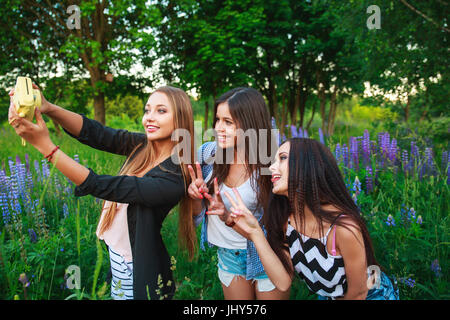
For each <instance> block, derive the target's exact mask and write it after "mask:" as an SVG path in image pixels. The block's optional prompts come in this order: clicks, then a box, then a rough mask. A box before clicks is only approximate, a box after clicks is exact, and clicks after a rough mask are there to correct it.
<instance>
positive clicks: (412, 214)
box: [408, 208, 416, 222]
mask: <svg viewBox="0 0 450 320" xmlns="http://www.w3.org/2000/svg"><path fill="white" fill-rule="evenodd" d="M415 219H416V210H414V208H410V209H409V211H408V221H410V222H411V221H414V220H415Z"/></svg>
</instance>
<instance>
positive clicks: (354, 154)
mask: <svg viewBox="0 0 450 320" xmlns="http://www.w3.org/2000/svg"><path fill="white" fill-rule="evenodd" d="M350 163H351V164H352V166H351V168H355V169H356V170H358V169H359V157H358V142H357V140H356V138H355V137H350Z"/></svg>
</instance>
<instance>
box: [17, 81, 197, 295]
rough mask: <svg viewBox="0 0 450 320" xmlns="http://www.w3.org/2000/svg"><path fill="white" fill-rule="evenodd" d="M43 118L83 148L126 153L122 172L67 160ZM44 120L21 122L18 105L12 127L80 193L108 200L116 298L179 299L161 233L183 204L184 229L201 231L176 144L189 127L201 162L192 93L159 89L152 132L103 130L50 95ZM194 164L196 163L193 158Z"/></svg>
mask: <svg viewBox="0 0 450 320" xmlns="http://www.w3.org/2000/svg"><path fill="white" fill-rule="evenodd" d="M36 88H37V87H36ZM10 95H13V91H11V92H10ZM41 113H43V114H46V115H47V116H49V117H51V118H52V119H53V120H55V121H56V122H57V123H59V124H60V125H61V126H62V127H63V128H64V131H65V132H66V133H68V134H69V135H70V136H72V137H74V138H76V139H77V140H78V141H80V142H81V143H83V144H87V145H89V146H90V147H93V148H95V149H98V150H102V151H107V152H110V153H115V154H120V155H123V156H125V157H126V160H125V163H124V164H123V166H122V167H121V169H120V171H119V174H118V175H117V176H110V175H100V174H96V173H95V172H94V171H93V170H92V169H90V168H89V169H88V168H86V167H84V166H82V165H80V164H79V163H77V162H76V161H74V160H73V159H72V158H70V157H69V156H67V155H66V154H65V153H64V151H63V150H61V149H59V147H58V146H55V144H54V143H53V142H52V140H51V138H50V136H49V132H48V129H47V127H46V124H45V122H44V120H43V118H42V115H41ZM36 120H37V123H36V124H34V123H32V122H30V121H27V120H26V119H23V118H20V117H18V115H17V114H16V112H15V109H14V107H13V106H12V104H11V107H10V109H9V122H10V123H11V125H12V126H13V127H14V129H15V131H16V133H17V134H18V135H19V136H21V137H22V138H24V139H25V140H26V141H27V142H28V143H29V144H31V145H32V146H33V147H35V148H36V149H37V150H38V151H39V152H41V153H42V154H43V155H44V156H45V157H46V158H47V159H48V161H50V162H52V163H53V164H54V165H55V166H56V168H57V169H58V170H59V171H61V172H62V174H64V175H65V176H66V177H67V178H68V179H70V180H71V181H72V182H74V183H75V184H76V188H75V195H76V196H84V195H88V194H90V195H93V196H95V197H97V198H101V199H104V200H105V201H104V203H103V210H102V213H101V217H100V221H99V224H98V227H97V236H98V237H99V238H100V239H103V240H104V241H105V243H106V244H107V245H108V249H109V253H110V259H111V272H112V281H111V295H112V297H113V298H114V299H148V298H150V299H160V298H163V299H171V298H172V297H173V295H174V292H175V285H174V281H173V277H172V272H171V269H170V266H171V264H170V257H169V254H168V252H167V250H166V248H165V246H164V243H163V241H162V238H161V234H160V231H161V225H162V222H163V220H164V218H165V217H166V216H167V214H168V213H169V211H170V210H171V209H172V208H173V207H174V206H176V205H177V204H178V203H179V202H180V201H181V206H180V207H181V210H180V219H181V222H180V225H183V226H185V228H186V229H189V228H190V227H189V225H191V226H192V228H193V221H192V216H191V213H190V210H191V209H190V201H191V200H189V198H188V197H187V193H186V190H187V186H188V185H189V184H190V176H189V173H187V172H188V171H187V164H184V163H181V164H180V162H179V161H178V160H180V157H179V156H180V154H178V153H177V152H176V151H177V148H174V147H175V146H176V144H177V141H172V139H171V137H172V133H173V132H174V131H175V130H176V129H185V130H187V131H188V132H189V133H190V136H191V140H190V141H189V142H190V146H188V147H190V148H191V150H190V151H191V152H190V154H191V155H192V157H193V154H194V152H193V140H192V137H194V134H193V127H194V123H193V115H192V107H191V103H190V100H189V97H188V96H187V95H186V93H185V92H184V91H182V90H181V89H177V88H173V87H169V86H165V87H161V88H158V89H156V90H155V91H154V92H153V93H152V94H151V95H150V97H149V99H148V101H147V103H146V105H145V107H144V112H143V117H142V126H143V127H144V130H145V133H137V132H129V131H127V130H123V129H112V128H109V127H106V126H103V125H102V124H100V123H99V122H97V121H95V120H91V119H88V118H87V117H85V116H84V115H80V114H77V113H74V112H71V111H68V110H65V109H63V108H61V107H59V106H56V105H54V104H52V103H49V102H48V101H47V100H46V99H45V98H44V96H42V107H41V109H40V110H38V109H36ZM188 140H189V139H188ZM187 145H189V143H187ZM187 153H188V152H187ZM174 159H175V160H174ZM177 159H178V160H177ZM190 160H191V161H190V163H192V161H193V158H192V159H190ZM186 173H187V174H186ZM184 220H185V221H184ZM194 242H195V239H192V238H190V239H188V241H187V242H186V243H187V246H188V247H189V246H190V245H191V246H193V243H194ZM158 280H159V281H160V282H159V281H158ZM160 285H162V287H160Z"/></svg>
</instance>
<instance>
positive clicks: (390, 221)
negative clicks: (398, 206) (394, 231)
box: [386, 214, 395, 227]
mask: <svg viewBox="0 0 450 320" xmlns="http://www.w3.org/2000/svg"><path fill="white" fill-rule="evenodd" d="M386 224H387V225H388V226H394V227H395V220H394V217H393V216H392V214H390V215H388V217H387V220H386Z"/></svg>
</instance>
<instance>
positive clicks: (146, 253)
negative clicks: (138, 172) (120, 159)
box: [64, 115, 186, 300]
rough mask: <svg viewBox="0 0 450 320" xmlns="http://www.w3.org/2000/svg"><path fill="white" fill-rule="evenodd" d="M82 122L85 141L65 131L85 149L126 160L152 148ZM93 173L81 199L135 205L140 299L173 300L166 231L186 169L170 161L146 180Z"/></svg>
mask: <svg viewBox="0 0 450 320" xmlns="http://www.w3.org/2000/svg"><path fill="white" fill-rule="evenodd" d="M82 117H83V127H82V129H81V132H80V135H79V137H75V136H74V135H72V134H70V133H69V132H67V131H66V130H64V131H65V132H66V133H67V134H69V135H70V136H71V137H73V138H75V139H77V140H78V141H80V142H81V143H83V144H86V145H88V146H91V147H93V148H95V149H99V150H102V151H107V152H111V153H115V154H120V155H124V156H128V155H129V154H130V153H131V152H132V150H133V149H134V147H136V146H137V145H138V144H140V143H142V146H141V147H140V148H139V149H138V151H137V152H139V151H140V150H141V149H142V148H144V147H145V146H146V145H147V137H146V135H145V134H144V133H136V132H129V131H127V130H122V129H112V128H109V127H106V126H103V125H102V124H101V123H99V122H98V121H95V120H92V119H88V118H86V117H85V116H84V115H82ZM137 152H136V153H135V154H137ZM89 171H90V172H89V175H88V177H87V178H86V180H85V181H83V183H82V184H81V185H79V186H77V187H76V188H75V196H84V195H88V194H90V195H92V196H94V197H97V198H101V199H104V200H109V201H114V202H120V203H128V204H129V205H128V211H127V216H128V231H129V236H130V243H131V250H132V256H133V291H134V299H141V300H142V299H148V297H149V298H150V299H152V300H153V299H157V300H159V299H160V298H162V299H171V298H172V297H173V295H174V293H175V284H174V281H173V277H172V271H171V269H170V266H171V264H170V257H169V254H168V252H167V250H166V248H165V246H164V243H163V240H162V238H161V233H160V232H161V226H162V223H163V220H164V218H165V217H166V216H167V214H168V213H169V211H170V210H171V209H172V208H173V207H174V206H175V205H177V203H178V202H179V201H180V200H181V199H182V197H183V196H184V195H185V193H186V190H185V187H184V180H183V176H182V173H181V167H180V165H178V164H175V163H173V161H172V159H171V157H169V158H167V159H166V160H164V161H163V162H162V163H161V164H160V165H159V166H156V167H155V168H153V169H151V170H150V171H148V172H147V173H146V174H145V175H144V176H143V177H142V178H139V177H135V176H109V175H98V174H96V173H95V172H94V171H93V170H92V169H91V168H89ZM158 280H159V281H158Z"/></svg>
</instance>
